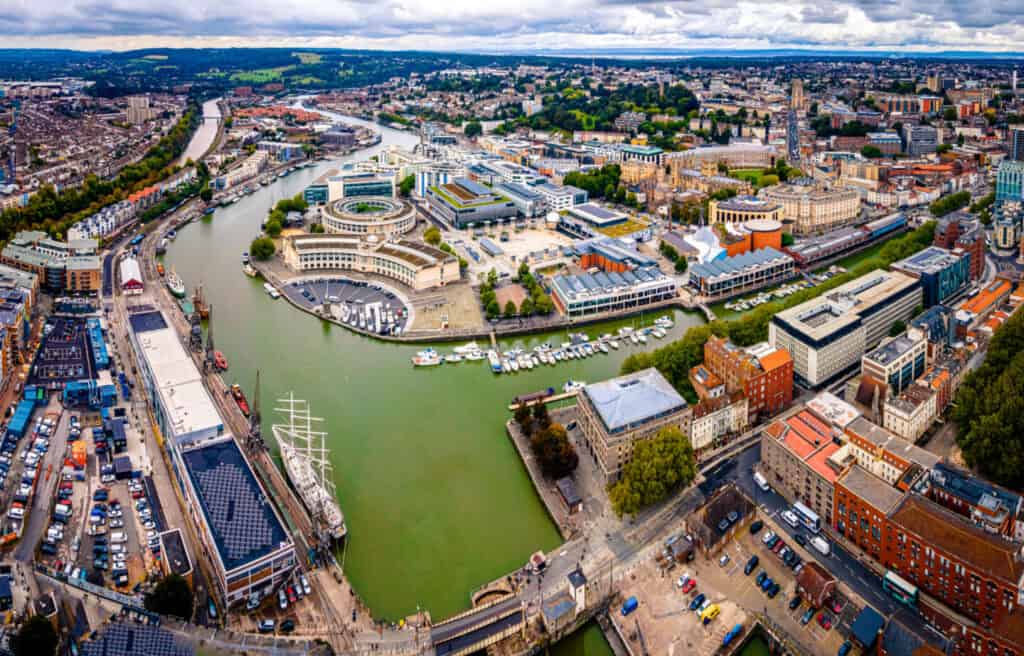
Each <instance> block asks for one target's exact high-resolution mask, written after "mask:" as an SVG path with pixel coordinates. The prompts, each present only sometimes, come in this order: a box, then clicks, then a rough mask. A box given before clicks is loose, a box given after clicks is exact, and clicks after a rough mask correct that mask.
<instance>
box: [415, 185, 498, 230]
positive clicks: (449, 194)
mask: <svg viewBox="0 0 1024 656" xmlns="http://www.w3.org/2000/svg"><path fill="white" fill-rule="evenodd" d="M426 199H427V206H428V207H429V208H430V211H431V212H432V213H433V214H434V216H436V217H438V218H441V219H443V220H445V221H447V222H448V223H449V224H451V225H453V226H454V227H456V228H468V227H473V226H476V225H483V224H489V223H497V222H502V221H511V220H513V219H515V217H516V215H517V214H518V210H517V209H516V205H515V203H513V202H512V201H511V200H509V199H508V198H505V197H504V196H502V195H501V194H498V193H497V192H495V191H492V190H491V188H490V187H486V186H484V185H482V184H479V183H477V182H474V181H472V180H470V179H469V178H456V179H455V180H454V181H453V182H449V183H448V184H443V185H438V186H436V187H429V188H428V189H427V195H426Z"/></svg>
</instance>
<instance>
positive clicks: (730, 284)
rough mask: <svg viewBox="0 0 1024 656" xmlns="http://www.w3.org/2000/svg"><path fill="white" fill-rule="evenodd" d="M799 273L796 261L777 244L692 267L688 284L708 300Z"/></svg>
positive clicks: (767, 285)
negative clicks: (778, 249)
mask: <svg viewBox="0 0 1024 656" xmlns="http://www.w3.org/2000/svg"><path fill="white" fill-rule="evenodd" d="M795 276H796V261H795V260H794V259H793V258H792V257H790V256H788V255H786V254H784V253H780V252H779V251H777V250H775V249H774V248H761V249H758V250H756V251H749V252H747V253H742V254H740V255H734V256H732V257H725V258H721V259H718V260H713V261H711V262H705V263H704V264H695V265H693V266H691V267H690V269H689V285H690V287H692V288H693V290H694V291H696V292H697V293H698V294H699V295H701V296H703V297H705V298H706V299H707V300H720V299H723V298H730V297H732V296H736V295H738V294H744V293H747V292H752V291H756V290H758V289H764V288H765V287H771V286H773V285H777V284H779V283H782V282H785V281H786V280H789V279H791V278H793V277H795Z"/></svg>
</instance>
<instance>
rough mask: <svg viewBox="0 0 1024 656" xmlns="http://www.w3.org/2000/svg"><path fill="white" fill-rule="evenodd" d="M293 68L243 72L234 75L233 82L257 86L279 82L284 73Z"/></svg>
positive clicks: (283, 67)
mask: <svg viewBox="0 0 1024 656" xmlns="http://www.w3.org/2000/svg"><path fill="white" fill-rule="evenodd" d="M292 68H293V67H292V66H278V67H277V68H257V69H254V70H251V71H241V72H238V73H232V74H231V80H232V81H233V82H253V83H256V84H265V83H267V82H277V81H278V80H280V79H281V74H282V73H284V72H285V71H288V70H291V69H292Z"/></svg>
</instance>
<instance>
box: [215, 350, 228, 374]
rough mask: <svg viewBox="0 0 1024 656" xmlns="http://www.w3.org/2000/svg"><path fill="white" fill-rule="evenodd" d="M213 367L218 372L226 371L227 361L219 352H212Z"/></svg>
mask: <svg viewBox="0 0 1024 656" xmlns="http://www.w3.org/2000/svg"><path fill="white" fill-rule="evenodd" d="M213 365H214V366H215V367H217V369H218V370H220V371H227V369H228V359H227V358H225V357H224V354H223V353H221V352H220V351H214V352H213Z"/></svg>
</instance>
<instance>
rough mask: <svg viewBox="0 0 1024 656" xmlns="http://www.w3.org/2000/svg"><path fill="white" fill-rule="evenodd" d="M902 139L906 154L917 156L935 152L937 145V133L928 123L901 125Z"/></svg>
mask: <svg viewBox="0 0 1024 656" xmlns="http://www.w3.org/2000/svg"><path fill="white" fill-rule="evenodd" d="M903 140H904V142H905V143H906V151H907V154H908V155H910V156H911V157H917V156H918V155H925V154H927V153H934V152H935V149H936V148H938V146H939V133H938V130H936V129H935V128H933V127H932V126H930V125H911V124H907V125H904V126H903Z"/></svg>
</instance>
